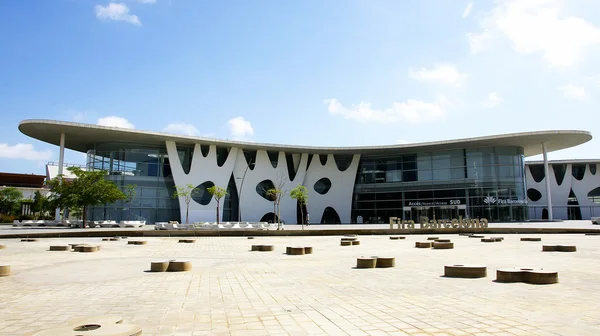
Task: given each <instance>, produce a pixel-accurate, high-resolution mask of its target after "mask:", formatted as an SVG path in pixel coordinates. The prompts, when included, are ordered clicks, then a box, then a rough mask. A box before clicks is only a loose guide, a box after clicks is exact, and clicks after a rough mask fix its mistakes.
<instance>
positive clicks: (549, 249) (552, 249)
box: [542, 245, 577, 252]
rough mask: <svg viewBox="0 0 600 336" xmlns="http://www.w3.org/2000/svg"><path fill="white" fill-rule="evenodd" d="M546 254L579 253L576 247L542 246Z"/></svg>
mask: <svg viewBox="0 0 600 336" xmlns="http://www.w3.org/2000/svg"><path fill="white" fill-rule="evenodd" d="M542 251H544V252H577V246H575V245H542Z"/></svg>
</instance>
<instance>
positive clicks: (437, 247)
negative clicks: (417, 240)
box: [433, 242, 454, 250]
mask: <svg viewBox="0 0 600 336" xmlns="http://www.w3.org/2000/svg"><path fill="white" fill-rule="evenodd" d="M453 248H454V243H446V242H434V243H433V249H434V250H449V249H453Z"/></svg>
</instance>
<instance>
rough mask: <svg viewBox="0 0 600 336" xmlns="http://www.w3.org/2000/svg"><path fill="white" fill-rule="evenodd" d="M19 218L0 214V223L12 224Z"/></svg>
mask: <svg viewBox="0 0 600 336" xmlns="http://www.w3.org/2000/svg"><path fill="white" fill-rule="evenodd" d="M15 219H17V217H15V216H12V215H5V214H0V223H12V222H14V221H15Z"/></svg>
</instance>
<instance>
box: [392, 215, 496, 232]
mask: <svg viewBox="0 0 600 336" xmlns="http://www.w3.org/2000/svg"><path fill="white" fill-rule="evenodd" d="M394 224H398V229H415V221H413V220H408V221H407V220H401V219H400V218H397V217H390V229H394ZM416 224H417V225H419V226H420V227H419V229H459V228H460V229H469V228H482V229H484V228H487V227H488V220H487V219H486V218H481V219H463V218H462V217H461V218H458V219H456V218H454V219H452V220H448V219H438V220H435V219H432V220H429V218H428V217H421V220H420V222H419V223H416Z"/></svg>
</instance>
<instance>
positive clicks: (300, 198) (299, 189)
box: [290, 185, 308, 229]
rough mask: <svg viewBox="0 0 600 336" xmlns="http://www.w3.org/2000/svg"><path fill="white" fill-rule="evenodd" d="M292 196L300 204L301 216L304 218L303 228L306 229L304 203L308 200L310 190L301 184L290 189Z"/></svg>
mask: <svg viewBox="0 0 600 336" xmlns="http://www.w3.org/2000/svg"><path fill="white" fill-rule="evenodd" d="M290 197H291V198H293V199H295V200H296V201H297V202H298V205H299V206H300V217H301V218H302V229H304V211H303V209H304V205H306V203H307V202H308V190H307V189H306V187H305V186H303V185H299V186H296V187H295V188H294V189H292V190H290Z"/></svg>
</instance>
